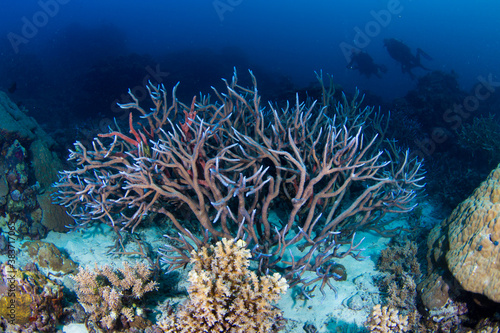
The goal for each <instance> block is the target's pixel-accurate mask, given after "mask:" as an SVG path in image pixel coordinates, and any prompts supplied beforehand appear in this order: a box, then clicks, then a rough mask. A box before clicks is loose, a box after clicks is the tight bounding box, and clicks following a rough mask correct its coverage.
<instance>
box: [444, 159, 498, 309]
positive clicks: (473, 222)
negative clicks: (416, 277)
mask: <svg viewBox="0 0 500 333" xmlns="http://www.w3.org/2000/svg"><path fill="white" fill-rule="evenodd" d="M444 223H445V224H449V227H448V241H449V250H448V252H447V253H446V262H447V264H448V268H449V269H450V271H451V273H452V274H453V276H454V277H455V278H456V279H457V281H458V282H459V283H460V284H461V286H462V287H463V288H464V289H465V290H467V291H470V292H474V293H479V294H483V295H485V296H486V297H488V298H489V299H491V300H493V301H495V302H500V165H499V166H498V167H497V168H496V169H495V170H493V171H492V172H491V173H490V175H489V176H488V178H487V179H486V180H485V181H484V182H483V183H482V184H481V185H480V186H479V187H478V188H477V189H476V190H475V191H474V193H473V194H472V195H471V196H470V197H469V198H468V199H467V200H465V201H464V202H462V203H461V204H460V205H458V207H457V208H455V210H454V211H453V212H452V214H451V215H450V217H449V218H448V219H447V220H446V221H445V222H444Z"/></svg>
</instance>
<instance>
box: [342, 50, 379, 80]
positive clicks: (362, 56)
mask: <svg viewBox="0 0 500 333" xmlns="http://www.w3.org/2000/svg"><path fill="white" fill-rule="evenodd" d="M347 68H348V69H355V70H358V71H359V73H360V74H362V75H364V76H366V77H367V78H370V76H372V74H373V75H375V76H376V77H378V78H381V77H382V75H381V73H385V72H387V68H386V67H385V66H383V65H377V64H376V63H375V62H374V61H373V58H372V57H371V56H370V55H369V54H368V53H366V52H365V51H358V50H355V49H353V50H352V51H351V61H350V62H349V63H348V64H347Z"/></svg>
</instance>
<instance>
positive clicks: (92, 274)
mask: <svg viewBox="0 0 500 333" xmlns="http://www.w3.org/2000/svg"><path fill="white" fill-rule="evenodd" d="M152 274H153V272H152V271H151V270H150V269H149V267H148V266H147V265H144V264H141V263H139V264H137V265H135V266H134V267H131V266H130V265H129V264H128V263H126V262H124V263H123V268H118V269H116V270H115V269H113V268H111V267H109V266H103V267H97V265H96V267H95V268H94V270H90V269H82V268H80V271H79V273H78V274H77V275H75V276H73V277H72V278H73V279H74V280H75V281H76V292H77V295H78V301H79V302H80V304H81V305H82V306H83V307H84V309H85V312H86V313H87V314H88V315H89V318H88V320H87V322H86V324H87V327H88V326H89V325H91V324H94V325H97V326H98V327H99V328H101V329H103V330H105V331H107V332H112V331H114V330H117V329H128V328H130V327H135V326H144V322H145V321H146V319H145V308H142V307H140V304H141V300H142V301H143V296H144V294H146V293H148V292H151V291H154V290H156V289H157V286H158V283H157V282H156V281H151V277H152ZM89 322H92V323H89Z"/></svg>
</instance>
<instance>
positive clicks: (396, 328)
mask: <svg viewBox="0 0 500 333" xmlns="http://www.w3.org/2000/svg"><path fill="white" fill-rule="evenodd" d="M366 326H367V327H368V329H369V330H370V332H380V333H399V332H407V331H408V329H409V328H408V316H402V315H399V313H398V310H396V309H393V308H391V307H388V306H383V307H382V306H380V304H377V305H375V306H374V307H373V309H372V313H371V314H370V317H368V320H367V322H366Z"/></svg>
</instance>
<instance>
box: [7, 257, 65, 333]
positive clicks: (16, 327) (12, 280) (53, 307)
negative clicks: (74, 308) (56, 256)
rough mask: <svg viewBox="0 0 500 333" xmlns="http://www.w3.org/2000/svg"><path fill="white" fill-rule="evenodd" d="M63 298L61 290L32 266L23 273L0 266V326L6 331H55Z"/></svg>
mask: <svg viewBox="0 0 500 333" xmlns="http://www.w3.org/2000/svg"><path fill="white" fill-rule="evenodd" d="M62 298H63V287H62V286H60V285H58V284H57V283H56V282H54V281H51V280H50V279H48V278H47V277H45V276H44V275H43V274H42V273H41V272H40V271H38V269H37V268H36V266H35V265H30V266H27V267H26V268H25V269H24V270H21V269H16V268H14V267H13V266H11V265H9V264H7V263H4V264H1V265H0V322H1V324H0V327H3V328H4V329H5V332H55V331H56V326H57V324H58V321H59V319H60V317H61V316H62V314H63V307H62V305H61V303H62ZM0 330H1V328H0ZM2 332H3V331H2Z"/></svg>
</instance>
